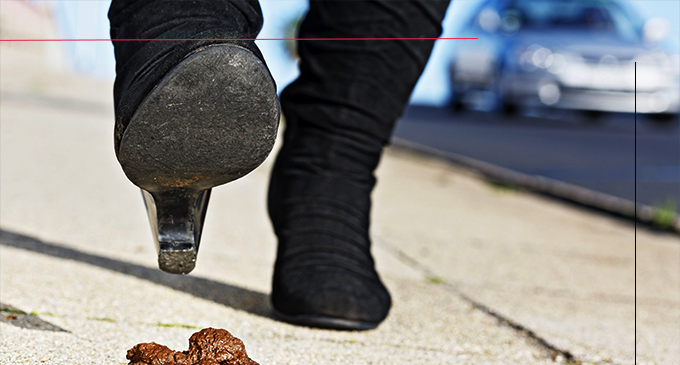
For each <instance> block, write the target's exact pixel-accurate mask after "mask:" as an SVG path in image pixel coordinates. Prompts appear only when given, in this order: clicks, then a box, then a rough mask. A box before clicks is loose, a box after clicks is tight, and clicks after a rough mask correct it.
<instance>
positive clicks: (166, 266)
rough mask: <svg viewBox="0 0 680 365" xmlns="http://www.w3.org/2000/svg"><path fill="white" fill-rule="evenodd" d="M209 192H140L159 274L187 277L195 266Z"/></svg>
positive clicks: (180, 190)
mask: <svg viewBox="0 0 680 365" xmlns="http://www.w3.org/2000/svg"><path fill="white" fill-rule="evenodd" d="M210 191H211V189H207V190H203V191H197V190H192V189H168V190H165V191H160V192H157V193H150V192H148V191H146V190H144V189H142V197H143V198H144V205H145V206H146V212H147V214H148V215H149V223H150V224H151V232H152V234H153V238H154V241H155V244H156V252H157V253H158V266H159V268H160V269H161V270H163V271H165V272H168V273H171V274H188V273H189V272H191V270H193V269H194V267H195V266H196V256H197V255H198V246H199V245H200V242H201V233H202V232H203V221H204V220H205V214H206V211H207V210H208V200H209V199H210Z"/></svg>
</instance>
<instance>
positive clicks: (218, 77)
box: [109, 0, 280, 274]
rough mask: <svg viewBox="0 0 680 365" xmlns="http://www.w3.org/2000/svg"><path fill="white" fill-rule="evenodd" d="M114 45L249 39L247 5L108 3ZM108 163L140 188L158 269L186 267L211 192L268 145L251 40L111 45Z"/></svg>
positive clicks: (270, 91) (269, 127)
mask: <svg viewBox="0 0 680 365" xmlns="http://www.w3.org/2000/svg"><path fill="white" fill-rule="evenodd" d="M109 18H110V20H111V36H112V38H113V39H119V38H127V39H233V38H255V36H256V35H257V33H258V32H259V30H260V27H261V25H262V17H261V12H260V9H259V5H258V4H257V2H256V1H254V2H253V1H199V2H188V1H130V0H115V1H114V2H113V3H112V5H111V9H110V11H109ZM114 46H115V54H116V62H117V64H116V71H117V76H116V83H115V88H114V99H115V111H116V128H115V146H116V155H117V157H118V161H119V162H120V164H121V166H122V168H123V171H124V172H125V174H126V176H127V177H128V178H129V179H130V181H132V183H134V184H135V185H137V186H139V187H140V188H141V189H142V192H143V197H144V202H145V204H146V208H147V212H148V214H149V220H150V223H151V227H152V232H153V234H154V238H155V243H156V247H157V249H158V263H159V267H160V268H161V269H162V270H164V271H167V272H170V273H174V274H186V273H189V272H190V271H191V270H192V269H193V268H194V266H195V261H196V255H197V252H198V247H199V243H200V238H201V231H202V226H203V220H204V218H205V212H206V209H207V204H208V199H209V196H210V189H211V188H212V187H214V186H217V185H221V184H225V183H227V182H230V181H232V180H235V179H238V178H240V177H242V176H245V175H246V174H248V173H249V172H250V171H252V170H253V169H255V168H256V167H257V166H259V165H260V164H261V163H262V162H263V161H264V159H265V158H266V157H267V155H268V154H269V152H270V151H271V149H272V147H273V145H274V141H275V138H276V133H277V127H278V122H279V113H280V107H279V103H278V98H277V95H276V86H275V84H274V81H273V79H272V77H271V75H270V74H269V71H268V69H267V67H266V65H265V63H264V60H263V58H262V55H261V54H260V52H259V50H258V49H257V47H256V46H255V44H254V42H252V41H224V40H197V41H145V42H136V41H135V42H122V41H121V42H117V41H114Z"/></svg>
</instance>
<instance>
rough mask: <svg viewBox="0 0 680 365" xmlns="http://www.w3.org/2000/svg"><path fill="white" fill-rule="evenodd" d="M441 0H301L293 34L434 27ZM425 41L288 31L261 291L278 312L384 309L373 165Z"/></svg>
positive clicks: (432, 31) (361, 317)
mask: <svg viewBox="0 0 680 365" xmlns="http://www.w3.org/2000/svg"><path fill="white" fill-rule="evenodd" d="M447 6H448V1H328V2H325V1H324V2H321V1H318V2H317V1H311V2H310V11H309V13H308V14H307V17H306V19H305V20H304V22H303V24H302V27H301V30H300V37H301V38H350V37H351V38H372V37H375V38H378V37H390V38H401V37H409V38H412V37H438V36H439V35H440V33H441V30H442V29H441V21H442V19H443V18H444V14H445V12H446V8H447ZM433 45H434V41H422V40H376V41H301V42H298V50H299V54H300V57H301V63H300V70H301V74H300V77H299V78H298V80H297V81H295V82H294V83H292V84H291V85H290V86H288V87H287V88H286V90H284V91H283V93H282V95H281V104H282V109H283V112H284V115H285V117H286V123H287V125H286V132H285V139H284V145H283V148H282V150H281V152H280V154H279V156H278V158H277V162H276V165H275V168H274V172H273V175H272V180H271V184H270V189H269V214H270V217H271V220H272V223H273V225H274V229H275V231H276V234H277V236H278V239H279V249H278V256H277V261H276V267H275V272H274V280H273V291H272V302H273V305H274V308H275V309H276V310H277V311H279V312H281V313H283V314H284V315H286V316H288V318H289V319H291V320H295V318H298V319H300V318H309V316H310V315H311V316H316V317H317V318H321V319H320V320H319V321H317V322H318V323H317V324H319V325H324V323H322V322H323V318H341V319H347V320H351V321H355V322H356V323H364V324H373V325H377V323H379V322H380V321H382V320H383V319H384V318H385V316H386V315H387V313H388V311H389V307H390V297H389V294H388V293H387V291H386V289H385V288H384V286H383V284H382V283H381V282H380V279H379V277H378V275H377V274H376V272H375V270H374V264H373V259H372V258H371V255H370V239H369V233H368V232H369V215H370V206H371V201H370V194H371V191H372V189H373V186H374V184H375V178H374V175H373V170H374V169H375V168H376V166H377V164H378V162H379V160H380V155H381V152H382V148H383V146H384V145H385V144H386V143H387V141H388V140H389V137H390V135H391V133H392V129H393V126H394V123H395V121H396V120H397V118H398V117H399V116H400V115H401V114H402V113H403V110H404V108H405V106H406V103H407V101H408V98H409V96H410V94H411V91H412V89H413V87H414V86H415V84H416V81H417V80H418V77H419V76H420V74H421V73H422V71H423V69H424V67H425V64H426V63H427V60H428V57H429V55H430V52H431V51H432V47H433ZM304 321H305V320H300V322H304ZM307 322H308V321H307ZM328 325H331V326H332V323H331V324H328Z"/></svg>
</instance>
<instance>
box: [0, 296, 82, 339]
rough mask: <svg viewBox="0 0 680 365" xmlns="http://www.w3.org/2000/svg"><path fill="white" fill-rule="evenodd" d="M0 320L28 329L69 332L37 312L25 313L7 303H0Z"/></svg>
mask: <svg viewBox="0 0 680 365" xmlns="http://www.w3.org/2000/svg"><path fill="white" fill-rule="evenodd" d="M0 322H3V323H9V324H11V325H12V326H17V327H20V328H26V329H29V330H40V331H52V332H67V333H68V332H69V331H67V330H65V329H63V328H61V327H59V326H55V325H53V324H52V323H49V322H47V321H44V320H42V319H41V318H40V317H38V314H37V313H26V312H24V311H22V310H21V309H19V308H16V307H13V306H11V305H9V304H5V303H0Z"/></svg>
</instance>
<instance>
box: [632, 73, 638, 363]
mask: <svg viewBox="0 0 680 365" xmlns="http://www.w3.org/2000/svg"><path fill="white" fill-rule="evenodd" d="M634 70H635V76H634V77H635V82H634V85H635V86H634V89H633V95H635V102H634V111H633V120H634V123H635V127H634V131H635V132H634V133H635V167H634V171H635V180H633V186H634V188H635V205H636V206H637V62H635V63H634ZM633 214H634V215H635V220H634V222H635V223H634V224H635V349H634V356H635V360H634V361H635V364H637V207H636V208H635V210H634V213H633Z"/></svg>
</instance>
